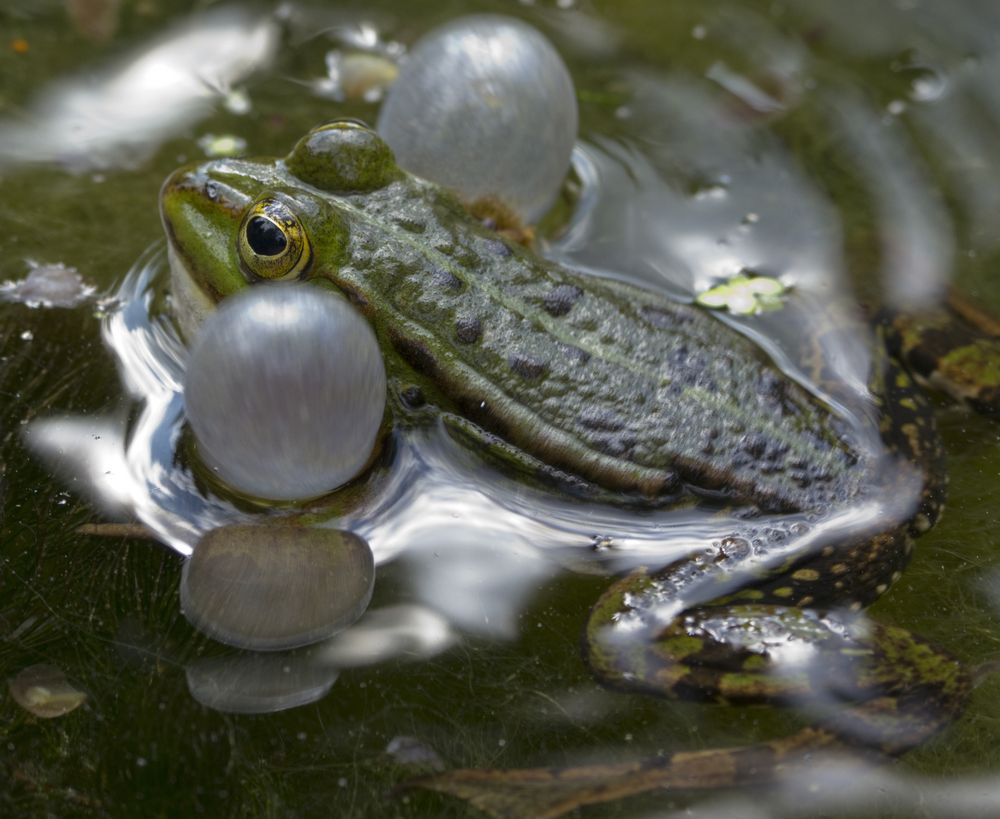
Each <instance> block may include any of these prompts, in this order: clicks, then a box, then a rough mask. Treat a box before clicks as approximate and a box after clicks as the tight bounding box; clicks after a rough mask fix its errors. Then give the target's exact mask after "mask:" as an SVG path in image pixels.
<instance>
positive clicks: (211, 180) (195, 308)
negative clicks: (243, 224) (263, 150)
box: [160, 161, 252, 337]
mask: <svg viewBox="0 0 1000 819" xmlns="http://www.w3.org/2000/svg"><path fill="white" fill-rule="evenodd" d="M226 175H229V176H235V178H237V179H242V178H245V176H246V174H245V173H244V174H242V175H241V174H240V169H238V168H233V167H232V163H231V162H228V163H221V162H218V161H216V162H206V163H201V164H198V165H190V166H187V167H184V168H180V169H179V170H177V171H175V172H174V173H173V174H171V175H170V176H169V177H167V179H166V181H165V182H164V183H163V188H162V190H161V193H160V217H161V220H162V222H163V229H164V232H165V234H166V237H167V247H168V252H167V256H168V259H169V263H170V278H171V290H172V298H173V307H174V310H175V312H176V316H177V319H178V321H179V323H180V325H181V327H182V329H183V331H184V333H185V335H187V336H188V337H191V336H192V335H193V334H194V333H195V332H196V331H197V327H198V325H199V324H200V323H201V321H202V320H203V319H204V318H205V316H207V315H208V314H209V313H211V312H212V310H213V309H214V305H215V303H216V302H218V301H220V300H221V299H222V298H223V297H224V296H226V295H228V294H229V293H234V292H236V291H237V290H240V289H241V288H243V287H245V286H246V279H245V277H244V276H243V274H242V272H241V270H240V265H239V261H238V259H237V255H236V241H235V237H236V231H237V229H238V227H239V224H240V220H241V219H242V216H243V213H244V211H245V210H246V208H247V207H249V205H250V203H251V201H252V197H251V196H250V195H249V194H248V193H246V192H244V191H242V190H239V189H238V188H236V187H235V186H234V185H232V184H228V183H227V181H225V176H226Z"/></svg>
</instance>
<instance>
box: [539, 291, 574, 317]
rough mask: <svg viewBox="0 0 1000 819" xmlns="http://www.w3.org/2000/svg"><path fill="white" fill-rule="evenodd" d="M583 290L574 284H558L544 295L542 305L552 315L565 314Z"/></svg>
mask: <svg viewBox="0 0 1000 819" xmlns="http://www.w3.org/2000/svg"><path fill="white" fill-rule="evenodd" d="M582 293H583V291H582V290H581V289H580V288H579V287H577V286H576V285H573V284H557V285H556V286H555V287H553V288H552V289H551V290H550V291H549V292H548V293H546V294H545V295H544V296H543V297H542V306H543V307H545V312H546V313H548V314H549V315H550V316H565V315H566V314H567V313H568V312H569V311H570V310H571V309H572V307H573V305H574V304H576V300H577V299H578V298H580V296H581V294H582Z"/></svg>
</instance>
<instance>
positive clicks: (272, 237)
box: [247, 216, 288, 256]
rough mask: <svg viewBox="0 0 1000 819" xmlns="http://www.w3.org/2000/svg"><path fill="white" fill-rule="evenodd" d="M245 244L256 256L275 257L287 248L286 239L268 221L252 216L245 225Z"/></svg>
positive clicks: (276, 227) (275, 226) (272, 223)
mask: <svg viewBox="0 0 1000 819" xmlns="http://www.w3.org/2000/svg"><path fill="white" fill-rule="evenodd" d="M247 244H248V245H250V249H251V250H252V251H253V252H254V253H256V254H257V255H258V256H277V255H278V254H279V253H281V252H282V251H283V250H284V249H285V248H286V247H288V239H286V238H285V234H284V233H282V232H281V229H280V228H279V227H278V226H277V225H276V224H274V222H272V221H271V220H270V219H265V218H264V217H263V216H254V217H253V219H251V220H250V221H249V222H248V223H247Z"/></svg>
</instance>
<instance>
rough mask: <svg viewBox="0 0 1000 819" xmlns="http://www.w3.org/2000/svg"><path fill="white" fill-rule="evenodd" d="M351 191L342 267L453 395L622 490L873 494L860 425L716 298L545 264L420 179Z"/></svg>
mask: <svg viewBox="0 0 1000 819" xmlns="http://www.w3.org/2000/svg"><path fill="white" fill-rule="evenodd" d="M348 202H349V204H351V205H353V206H354V207H356V208H357V215H358V217H359V218H357V219H352V220H351V221H352V227H351V231H350V239H349V242H350V247H349V252H348V253H347V254H346V258H347V260H348V261H347V263H346V264H345V265H344V266H343V267H342V269H341V270H339V271H338V272H336V273H335V274H331V275H332V277H333V278H334V279H335V280H336V281H337V282H338V284H340V285H341V286H342V287H343V288H344V289H345V290H347V291H348V292H349V293H350V294H351V295H352V297H353V298H354V299H355V300H356V301H357V302H358V303H359V304H360V305H361V307H362V309H364V310H365V312H366V313H367V314H368V315H369V317H370V318H371V320H372V322H373V324H374V325H375V327H376V331H377V332H378V334H379V336H380V337H381V338H382V340H383V342H384V343H388V344H391V345H392V346H393V347H394V348H395V350H396V351H397V352H398V353H399V356H400V358H401V359H402V360H403V361H405V362H406V365H408V367H409V368H412V370H413V371H415V372H416V374H417V377H418V379H420V380H421V381H422V382H423V385H424V386H425V387H426V388H427V389H428V390H429V391H430V395H429V396H428V397H429V398H430V399H431V400H436V401H438V402H440V403H442V404H443V405H444V407H443V408H444V409H446V410H452V411H455V412H458V413H460V414H461V415H463V416H465V417H466V418H468V419H470V420H472V421H473V422H475V423H476V424H478V425H480V426H481V427H483V428H484V429H486V430H488V431H490V432H493V433H495V434H497V435H499V436H500V437H502V438H504V439H505V440H507V441H508V442H509V443H511V444H513V445H514V446H516V447H518V448H520V449H523V450H524V451H525V452H527V453H529V454H531V455H533V456H535V457H537V458H538V459H540V460H542V461H544V462H545V463H547V464H550V465H552V466H554V467H557V468H559V469H563V470H565V471H568V472H570V473H572V474H575V475H579V476H581V477H583V478H586V479H588V480H590V481H593V482H594V483H596V484H598V485H601V486H604V487H607V488H610V489H615V490H623V491H629V492H639V493H642V494H645V495H647V496H655V495H657V494H661V493H663V492H665V491H667V490H668V489H669V488H670V487H671V486H672V485H673V484H675V483H676V478H677V477H679V478H680V479H682V480H684V481H686V482H688V483H691V484H694V485H696V486H698V487H703V488H706V489H716V488H720V489H722V488H724V489H726V490H727V491H729V492H730V493H731V494H734V495H735V496H736V497H738V498H741V499H743V500H746V501H752V502H756V503H759V504H761V505H762V506H764V507H766V508H770V509H786V510H790V509H811V508H816V507H817V506H819V505H821V504H823V503H827V502H832V501H836V500H838V499H844V498H846V497H849V496H853V495H854V494H855V493H856V492H857V488H858V481H859V480H860V477H859V475H858V472H859V470H857V469H856V468H855V467H856V465H857V460H858V455H857V453H856V451H855V450H854V448H853V447H852V445H851V444H850V443H849V440H848V436H849V431H848V430H847V429H846V428H845V426H846V425H844V424H842V423H840V422H839V421H838V419H837V418H836V417H835V416H834V415H833V414H832V413H831V412H830V411H829V409H828V408H827V407H826V406H825V405H823V404H821V403H820V402H818V401H817V400H816V399H815V398H814V397H813V396H812V395H810V394H809V393H808V392H807V391H806V390H805V389H803V388H802V387H800V386H799V385H798V384H796V383H794V382H793V381H791V380H790V379H788V378H787V377H785V376H784V375H782V374H781V373H780V372H778V371H777V370H776V369H775V368H774V366H773V365H772V364H771V363H770V362H768V361H767V360H766V359H765V357H764V356H763V355H762V354H761V352H760V351H759V350H758V349H757V348H756V347H754V346H753V345H752V344H751V343H750V342H749V341H747V340H746V339H744V338H743V337H742V336H739V335H738V334H737V333H735V332H734V331H732V330H730V329H729V328H727V327H725V326H724V325H722V324H721V323H720V322H718V321H717V320H715V319H713V318H712V317H711V316H708V315H707V314H705V313H704V312H703V311H701V310H699V309H698V308H695V307H691V306H687V305H682V304H677V303H675V302H672V301H670V300H668V299H666V298H664V297H662V296H659V295H657V294H655V293H652V292H649V291H645V290H642V289H640V288H637V287H633V286H630V285H626V284H624V283H620V282H616V281H612V280H608V279H600V278H595V277H592V276H586V275H583V274H579V273H575V272H573V271H570V270H567V269H565V268H562V267H560V266H558V265H554V264H551V263H548V262H546V261H544V260H541V259H539V258H537V257H536V256H535V255H534V254H533V253H531V252H530V251H529V250H527V249H525V248H523V247H521V246H519V245H517V244H514V243H510V242H507V241H504V240H501V239H500V238H498V237H497V235H496V234H494V233H492V232H491V231H488V230H486V229H485V228H483V227H481V226H480V225H479V224H478V223H476V222H474V221H473V220H471V219H469V217H468V216H466V215H465V213H464V211H462V210H461V208H460V207H459V206H458V205H457V204H456V203H455V202H454V200H453V199H452V198H451V197H450V196H449V195H447V194H444V193H442V192H440V191H438V190H437V189H436V188H434V187H433V186H429V185H426V184H425V183H422V182H420V181H418V180H413V179H405V180H403V181H402V182H399V183H395V184H393V185H391V186H390V187H388V188H386V189H385V190H383V191H380V192H378V193H377V194H376V195H371V194H368V195H367V196H365V197H357V198H353V197H352V198H351V199H350V200H348ZM352 209H353V208H352ZM391 369H392V366H391V362H390V370H391ZM406 375H407V376H408V375H410V373H407V374H406Z"/></svg>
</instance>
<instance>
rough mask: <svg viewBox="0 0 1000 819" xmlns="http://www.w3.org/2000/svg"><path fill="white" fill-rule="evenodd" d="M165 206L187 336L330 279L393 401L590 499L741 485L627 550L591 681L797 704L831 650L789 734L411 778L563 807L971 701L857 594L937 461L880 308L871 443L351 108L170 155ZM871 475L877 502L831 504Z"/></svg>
mask: <svg viewBox="0 0 1000 819" xmlns="http://www.w3.org/2000/svg"><path fill="white" fill-rule="evenodd" d="M160 209H161V215H162V221H163V225H164V229H165V233H166V237H167V244H168V258H169V262H170V271H171V274H170V275H171V293H172V300H173V306H174V314H175V317H176V319H177V322H178V323H179V325H180V327H181V329H182V331H183V333H184V335H185V336H187V337H192V336H193V335H195V334H196V333H197V330H198V326H199V324H200V323H201V322H202V321H203V320H204V319H205V317H206V316H208V315H209V314H210V313H211V311H212V310H213V309H214V307H215V305H217V304H218V303H219V302H220V301H221V300H222V299H224V298H226V297H227V296H229V295H231V294H233V293H235V292H238V291H239V290H241V289H243V288H246V287H251V286H255V285H258V284H260V283H266V282H272V281H300V282H303V283H308V284H312V285H319V286H323V287H326V288H329V289H332V290H333V291H335V292H337V293H339V294H341V295H342V296H343V297H344V298H345V299H347V300H348V301H349V302H350V303H351V304H352V305H353V306H354V307H355V308H356V309H357V310H358V311H360V312H361V314H362V315H363V316H364V317H365V318H366V319H367V320H368V322H369V323H370V325H371V327H372V329H373V330H374V332H375V335H376V337H377V339H378V342H379V345H380V347H381V349H382V351H383V355H384V358H385V366H386V373H387V383H388V391H389V400H388V410H387V412H388V414H389V416H390V418H391V423H392V424H404V423H434V424H440V425H442V427H443V428H445V429H446V430H447V431H448V432H449V433H450V434H451V435H453V436H455V437H457V438H458V439H459V440H461V441H463V442H464V443H466V444H468V445H469V446H470V447H472V448H474V449H476V450H477V451H478V452H480V453H482V455H483V457H486V458H490V459H493V460H494V461H496V462H497V463H500V464H502V465H503V466H504V468H507V469H510V470H512V471H513V472H514V473H516V474H518V475H522V476H524V477H525V479H526V480H532V481H534V482H537V483H542V484H544V485H545V486H547V487H551V488H553V490H554V491H566V492H570V493H575V494H577V495H578V496H580V497H581V498H582V502H586V500H587V499H588V498H600V499H602V500H606V499H608V498H615V499H617V500H618V502H620V503H622V504H627V505H636V506H639V507H645V506H651V507H658V506H670V505H671V504H675V503H681V502H684V501H685V499H686V500H687V501H689V502H690V501H691V500H692V499H694V500H695V502H706V503H712V504H716V505H718V506H719V508H726V509H735V510H738V513H737V516H736V517H737V519H739V520H743V521H744V522H742V523H740V524H738V525H734V528H733V532H732V533H731V535H729V536H728V537H725V538H722V539H721V540H717V541H713V542H711V543H705V544H702V545H701V546H700V547H699V548H697V549H695V550H693V552H692V553H691V554H690V555H689V556H687V557H684V558H682V559H679V560H676V561H674V562H671V563H669V564H668V565H665V566H640V567H638V568H635V569H632V570H631V571H629V572H627V573H626V574H624V575H623V576H621V577H618V578H617V579H615V580H613V581H612V583H611V585H610V586H609V587H608V589H607V591H606V592H605V593H604V594H603V595H602V596H601V597H600V598H599V599H598V601H597V602H596V603H595V604H594V606H593V609H592V610H591V612H590V615H589V620H588V623H587V625H586V627H585V636H584V640H583V645H584V654H585V656H586V660H587V662H588V663H589V665H590V667H591V669H592V671H593V672H594V674H595V675H596V677H597V679H598V680H599V681H600V682H601V683H602V684H604V685H606V686H608V687H610V688H613V689H619V690H624V691H633V692H642V693H648V694H653V695H658V696H663V697H674V698H685V699H695V700H701V701H708V702H723V703H736V704H739V703H761V702H768V703H773V702H777V703H779V704H795V703H796V702H801V701H802V699H803V698H804V697H805V693H806V692H807V691H808V690H809V689H810V687H811V686H814V685H817V684H818V682H817V681H818V679H819V678H820V677H824V676H828V677H832V678H834V679H833V680H829V679H828V680H825V681H824V685H825V690H826V692H827V693H828V694H830V696H831V698H832V699H835V700H836V701H837V705H836V706H835V707H830V708H827V709H823V712H822V713H821V714H819V715H816V721H815V724H813V725H811V726H810V727H806V728H803V729H801V730H800V731H799V732H798V733H795V734H793V735H791V736H788V737H785V738H780V739H776V740H770V741H766V742H763V743H758V744H756V745H747V746H743V747H734V748H720V749H715V750H706V751H697V752H677V753H674V754H668V755H666V756H663V757H658V758H657V759H655V760H643V761H640V762H635V763H631V762H629V763H615V764H611V765H591V766H586V767H580V768H562V769H559V768H546V769H530V768H529V769H521V770H518V769H509V770H479V769H464V770H463V769H456V770H452V771H446V772H443V773H438V774H434V775H431V776H428V777H424V778H421V779H417V780H414V781H413V782H411V783H409V785H410V786H412V787H420V788H425V789H429V790H434V791H438V792H442V793H446V794H450V795H453V796H457V797H460V798H463V799H465V800H467V801H468V802H469V803H471V804H472V805H474V806H475V807H477V808H479V809H481V810H483V811H486V812H488V813H491V814H493V815H496V816H557V815H560V814H561V813H564V812H565V811H568V810H570V809H573V808H576V807H578V806H580V805H584V804H589V803H592V802H601V801H606V800H610V799H617V798H620V797H623V796H626V795H629V794H632V793H637V792H641V791H644V790H649V789H652V788H661V787H680V788H712V787H718V786H720V785H739V784H756V783H757V782H760V781H764V780H765V779H767V778H768V777H769V776H773V775H775V773H776V772H777V771H778V770H779V769H780V768H781V767H782V766H786V767H787V765H790V764H792V762H793V761H794V760H795V759H797V758H799V755H802V754H807V753H810V752H813V751H817V750H822V749H829V748H836V747H842V746H850V747H855V746H863V747H866V748H868V749H874V750H875V751H877V752H878V753H888V754H900V753H903V752H905V751H906V750H908V749H910V748H912V747H914V746H916V745H918V744H920V743H922V742H924V741H925V740H926V739H927V738H928V737H930V736H932V735H933V734H935V733H936V732H938V731H939V730H941V729H942V728H944V727H945V726H946V725H948V724H949V723H950V722H951V721H953V720H954V719H955V718H956V716H957V715H958V714H959V713H960V712H961V710H962V708H963V705H964V702H965V700H966V698H967V696H968V692H969V689H970V677H969V673H968V672H967V670H966V669H964V668H963V666H962V665H961V664H960V663H959V662H958V661H957V660H955V659H954V658H953V657H952V656H951V655H950V654H948V653H947V652H946V651H944V650H942V649H939V648H937V647H935V646H932V645H930V644H929V643H927V642H925V641H924V640H922V639H921V638H919V637H917V636H915V635H912V634H910V633H909V632H907V631H905V630H903V629H901V628H897V627H888V626H881V625H878V624H874V623H871V622H869V621H868V620H867V619H866V618H864V615H863V614H862V610H863V609H864V608H866V607H867V606H868V605H869V604H871V603H872V602H873V601H874V600H876V599H877V598H878V597H880V596H881V595H882V594H884V593H885V592H886V591H887V590H888V588H889V587H890V586H891V585H892V584H893V583H894V582H895V581H896V580H898V579H899V577H900V575H901V573H902V571H903V569H904V568H905V565H906V563H907V562H908V559H909V557H910V554H911V552H912V549H913V544H914V541H915V539H916V538H917V537H918V536H919V535H921V534H923V533H924V532H926V531H927V530H928V529H929V528H931V526H933V525H934V523H935V521H936V520H937V518H938V516H939V514H940V512H941V509H942V506H943V503H944V496H945V486H946V471H945V465H944V453H943V450H942V445H941V443H940V440H939V438H938V436H937V433H936V429H935V422H934V416H933V412H932V409H931V406H930V404H929V402H928V399H927V398H926V396H925V395H924V393H923V391H922V390H921V389H920V388H919V387H918V385H917V384H916V383H915V382H914V379H913V378H912V377H911V376H910V375H909V374H908V372H907V371H906V369H905V368H904V367H903V366H902V365H901V364H900V360H899V359H900V356H899V355H898V354H896V353H892V354H891V353H890V346H891V344H890V339H889V338H888V336H889V332H890V330H891V329H892V328H891V326H890V325H891V322H883V323H879V324H876V325H875V329H874V330H873V331H872V332H871V337H872V343H871V353H870V373H869V377H868V390H869V392H870V393H871V395H872V396H873V404H872V405H871V408H870V411H871V412H872V413H874V414H875V415H876V416H877V417H876V420H875V423H874V426H875V428H876V435H875V436H874V437H875V438H876V439H877V440H876V441H875V442H874V444H873V441H872V436H871V434H866V433H865V432H864V430H863V429H862V428H860V427H859V426H858V425H857V424H853V423H851V419H850V418H846V417H845V414H844V412H843V411H842V409H838V408H837V407H836V406H834V404H835V403H836V402H833V401H828V400H826V399H824V397H823V395H822V394H821V392H820V391H818V390H811V389H809V388H808V387H807V386H806V385H804V384H803V383H801V381H800V380H797V379H794V378H791V377H789V376H788V375H787V374H785V373H784V372H783V371H782V370H780V369H779V368H778V367H777V366H776V365H775V363H774V361H772V360H771V358H770V357H769V356H768V355H766V354H765V353H764V352H763V351H762V350H761V349H760V348H759V347H758V346H757V345H756V344H754V343H753V342H752V341H751V340H749V339H748V338H747V337H745V336H744V335H743V334H741V333H739V332H737V331H736V330H735V329H733V328H732V327H731V326H728V325H727V324H725V323H723V322H721V321H720V320H719V319H718V317H717V316H716V315H714V314H713V313H712V312H711V311H709V310H706V309H705V308H703V307H700V306H699V305H697V304H693V303H684V302H682V301H679V300H676V299H673V298H670V297H668V296H667V295H665V294H662V293H658V292H654V291H652V290H650V289H647V288H644V287H641V286H639V285H636V284H632V283H628V282H625V281H621V280H617V279H611V278H602V277H600V276H596V275H593V274H591V273H584V272H580V271H576V270H572V269H569V268H568V267H566V266H563V265H560V264H558V263H556V262H553V261H550V260H547V259H545V258H544V257H543V256H541V255H540V254H538V253H536V252H535V251H534V249H533V248H532V247H531V246H530V245H529V244H528V243H524V242H520V241H517V239H516V237H512V236H511V235H510V234H509V233H498V232H497V231H496V230H494V226H493V225H491V224H489V223H488V220H487V221H484V220H483V219H481V218H477V216H476V215H474V213H473V211H474V209H470V208H469V207H467V205H466V203H463V202H461V201H459V199H458V198H457V197H456V196H455V195H454V194H453V193H451V192H449V191H448V190H446V189H444V188H443V187H441V186H439V185H436V184H435V183H433V182H430V181H427V180H424V179H421V178H419V177H416V176H414V175H412V174H410V173H408V172H406V171H405V170H403V169H402V168H400V167H399V165H398V164H397V163H396V161H395V159H394V156H393V153H392V151H391V149H390V148H389V147H388V146H387V144H386V143H385V142H384V141H383V140H382V139H381V138H380V137H379V136H378V134H377V133H376V132H375V131H373V130H372V129H370V128H368V127H366V126H365V125H363V124H362V123H358V122H355V121H346V120H338V121H334V122H331V123H327V124H325V125H322V126H319V127H317V128H314V129H313V130H311V131H310V132H309V133H307V134H306V135H305V136H304V137H302V139H300V140H299V141H298V143H297V144H296V145H295V146H294V148H293V149H292V151H291V152H290V153H289V154H288V155H287V156H285V157H283V158H266V159H237V158H225V159H213V160H207V161H202V162H198V163H195V164H192V165H187V166H184V167H182V168H180V169H178V170H177V171H175V172H174V173H173V174H172V175H170V176H169V177H168V178H167V180H166V181H165V183H164V185H163V188H162V192H161V197H160ZM852 332H853V330H852ZM897 352H898V351H897ZM821 370H822V367H820V368H819V369H818V370H817V376H816V377H817V380H818V381H819V382H821V383H822V381H823V379H824V378H826V377H827V376H826V375H825V374H824V373H823V372H822V371H821ZM830 387H831V390H833V391H834V392H835V390H836V385H835V384H831V385H830ZM831 394H832V393H831ZM886 498H893V499H895V500H897V501H898V502H897V503H896V504H895V506H898V507H900V508H898V509H895V511H894V513H893V514H890V515H885V516H883V517H882V518H880V519H878V520H875V521H867V522H865V523H864V524H862V525H860V526H857V525H856V526H854V527H853V528H851V529H850V531H847V532H833V533H831V532H830V531H828V529H829V527H825V526H824V525H823V522H824V521H828V520H831V519H835V518H836V514H835V513H836V511H837V510H841V511H843V510H847V511H850V510H852V509H857V508H861V507H865V506H866V505H875V506H878V505H880V504H882V505H885V504H884V500H885V499H886ZM762 521H764V522H762ZM782 646H783V647H784V650H782V648H781V647H782ZM791 649H798V653H797V654H796V652H795V651H793V650H791ZM792 655H795V656H798V657H799V658H801V657H802V656H808V657H809V658H810V661H809V662H808V663H804V662H801V661H796V660H794V659H789V657H790V656H792Z"/></svg>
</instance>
